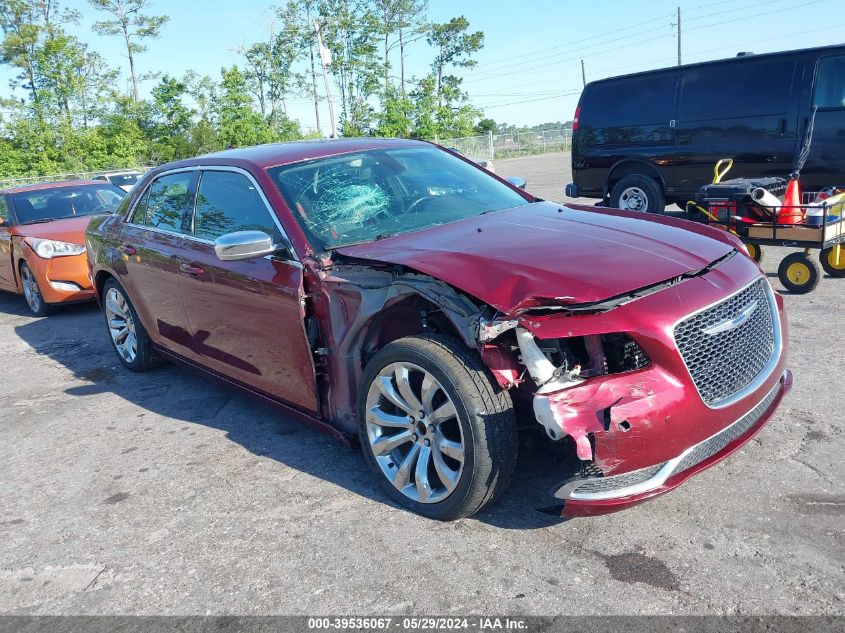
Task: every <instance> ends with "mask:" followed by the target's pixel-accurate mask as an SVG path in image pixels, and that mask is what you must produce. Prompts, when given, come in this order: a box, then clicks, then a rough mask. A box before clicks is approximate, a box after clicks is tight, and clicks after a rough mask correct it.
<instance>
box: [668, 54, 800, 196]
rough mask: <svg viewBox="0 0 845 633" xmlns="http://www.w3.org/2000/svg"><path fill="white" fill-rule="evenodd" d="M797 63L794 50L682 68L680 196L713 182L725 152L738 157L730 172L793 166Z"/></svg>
mask: <svg viewBox="0 0 845 633" xmlns="http://www.w3.org/2000/svg"><path fill="white" fill-rule="evenodd" d="M795 68H796V60H795V58H793V57H777V58H774V59H759V60H747V61H746V60H738V61H732V62H725V63H721V64H712V65H710V64H708V65H694V66H690V67H688V68H684V69H683V70H682V72H681V82H680V89H679V97H678V115H677V121H676V125H675V147H676V153H677V154H676V156H677V157H676V164H675V183H676V188H677V190H678V192H679V194H680V197H681V198H683V197H691V196H693V195H694V194H695V192H696V191H698V189H699V188H700V187H701V186H702V185H705V184H707V183H709V182H712V180H713V167H714V165H715V164H716V162H717V161H718V160H719V159H722V158H733V159H734V167H733V170H732V171H731V173H730V175H729V176H728V178H754V177H760V176H781V177H783V178H785V177H786V176H787V175H788V174H789V172H790V170H791V165H792V157H793V155H794V151H795V139H796V127H797V119H798V113H797V110H796V108H795V103H796V100H795V99H793V98H792V94H793V82H794V77H795Z"/></svg>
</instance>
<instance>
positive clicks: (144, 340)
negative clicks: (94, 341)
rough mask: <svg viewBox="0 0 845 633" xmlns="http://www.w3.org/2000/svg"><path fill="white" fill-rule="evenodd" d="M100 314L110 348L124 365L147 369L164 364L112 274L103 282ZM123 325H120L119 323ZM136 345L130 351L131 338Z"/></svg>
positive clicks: (136, 370) (131, 368) (135, 368)
mask: <svg viewBox="0 0 845 633" xmlns="http://www.w3.org/2000/svg"><path fill="white" fill-rule="evenodd" d="M103 316H104V317H105V320H106V328H107V329H108V332H109V340H110V341H111V344H112V349H113V350H114V352H115V354H117V357H118V359H119V360H120V362H121V364H122V365H123V366H124V367H126V369H128V370H130V371H135V372H143V371H148V370H150V369H154V368H156V367H159V366H160V365H162V364H163V361H162V359H161V357H159V355H158V354H156V353H155V350H154V349H153V345H152V341H150V336H149V334H148V333H147V330H146V329H145V328H144V325H143V324H142V323H141V320H140V319H139V318H138V313H137V312H136V311H135V306H133V305H132V302H131V301H130V300H129V297H128V296H127V294H126V291H125V290H124V289H123V286H121V285H120V284H119V283H118V282H117V281H116V280H115V279H114V278H111V279H109V280H108V281H106V283H105V285H104V286H103ZM121 325H122V327H121ZM132 337H134V339H135V345H134V351H132V347H133V346H132V345H131V339H132Z"/></svg>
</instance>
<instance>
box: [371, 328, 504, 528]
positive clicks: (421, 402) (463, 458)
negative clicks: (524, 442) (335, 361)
mask: <svg viewBox="0 0 845 633" xmlns="http://www.w3.org/2000/svg"><path fill="white" fill-rule="evenodd" d="M358 425H359V426H358V428H359V435H360V438H361V446H362V449H363V452H364V456H365V458H366V460H367V462H368V463H369V465H370V468H371V469H372V471H373V472H374V473H375V475H376V477H378V479H379V480H380V482H381V484H382V487H383V488H384V490H385V492H386V493H387V495H388V496H389V497H390V498H391V499H392V500H393V501H395V502H396V503H398V504H400V505H403V506H405V507H406V508H409V509H411V510H413V511H414V512H417V513H419V514H422V515H423V516H426V517H429V518H432V519H438V520H441V521H450V520H453V519H459V518H462V517H468V516H470V515H472V514H474V513H476V512H478V511H479V510H480V509H481V508H483V507H484V506H485V505H487V504H488V503H490V502H491V501H492V500H493V499H495V498H496V497H497V496H498V494H499V493H501V492H502V491H503V490H504V489H505V488H506V487H507V485H508V483H509V482H510V479H511V475H513V471H514V468H515V466H516V454H517V432H516V419H515V417H514V411H513V403H512V402H511V398H510V395H509V394H508V392H506V391H503V390H502V389H500V388H499V386H498V385H497V384H496V381H495V380H494V379H493V377H492V376H491V375H490V373H489V371H488V370H487V369H486V367H484V365H483V364H482V362H481V359H480V358H479V357H478V355H477V354H474V353H472V352H470V350H468V349H466V348H465V347H463V346H462V345H461V343H460V342H459V341H457V340H456V339H452V338H449V337H446V336H441V335H426V336H410V337H407V338H402V339H399V340H397V341H393V342H392V343H389V344H388V345H385V346H384V348H382V349H381V351H379V352H378V353H377V354H376V355H375V356H374V357H373V359H372V360H371V361H370V362H369V363H368V364H367V368H366V369H365V370H364V376H363V379H362V381H361V389H360V393H359V396H358Z"/></svg>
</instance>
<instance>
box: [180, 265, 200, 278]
mask: <svg viewBox="0 0 845 633" xmlns="http://www.w3.org/2000/svg"><path fill="white" fill-rule="evenodd" d="M179 270H181V271H182V272H183V273H185V274H186V275H191V276H192V277H197V276H199V275H202V274H203V273H204V272H205V269H204V268H203V267H202V266H198V265H197V264H191V263H186V264H179Z"/></svg>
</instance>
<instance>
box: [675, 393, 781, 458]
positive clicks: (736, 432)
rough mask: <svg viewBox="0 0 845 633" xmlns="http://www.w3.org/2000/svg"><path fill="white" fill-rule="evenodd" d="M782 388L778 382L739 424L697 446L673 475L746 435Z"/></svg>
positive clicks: (732, 425) (734, 424)
mask: <svg viewBox="0 0 845 633" xmlns="http://www.w3.org/2000/svg"><path fill="white" fill-rule="evenodd" d="M780 388H781V383H780V382H778V383H777V384H776V385H775V387H774V389H772V390H771V391H770V392H769V395H767V396H766V397H765V398H764V399H763V401H762V402H761V403H760V404H758V405H757V406H756V407H754V408H753V409H751V411H749V412H748V413H746V414H745V415H744V416H742V417H741V418H740V419H739V420H738V421H737V422H734V423H733V424H731V425H730V426H729V427H727V428H726V429H723V430H722V431H721V432H719V433H717V434H716V435H714V436H713V437H711V438H710V439H707V440H705V441H703V442H702V443H701V444H699V445H698V446H696V447H695V448H694V449H693V450H692V451H690V453H689V454H687V455H686V456H685V457H684V458H683V459H682V460H681V462H680V463H679V464H678V465H677V466H676V467H675V470H674V471H673V473H680V472H683V471H685V470H686V469H687V468H692V467H693V466H695V465H696V464H699V463H701V462H703V461H704V460H705V459H707V458H708V457H710V456H711V455H715V454H716V453H718V452H719V451H721V450H722V449H724V448H725V447H726V446H727V445H728V444H730V443H731V442H733V441H734V440H735V439H737V438H739V437H741V436H743V435H745V433H746V432H748V430H749V429H750V428H751V427H752V426H754V425H755V424H757V422H759V421H760V418H761V417H763V414H764V413H766V411H767V410H768V408H769V407H770V406H772V403H773V402H774V401H775V398H777V395H778V392H779V391H780Z"/></svg>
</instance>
